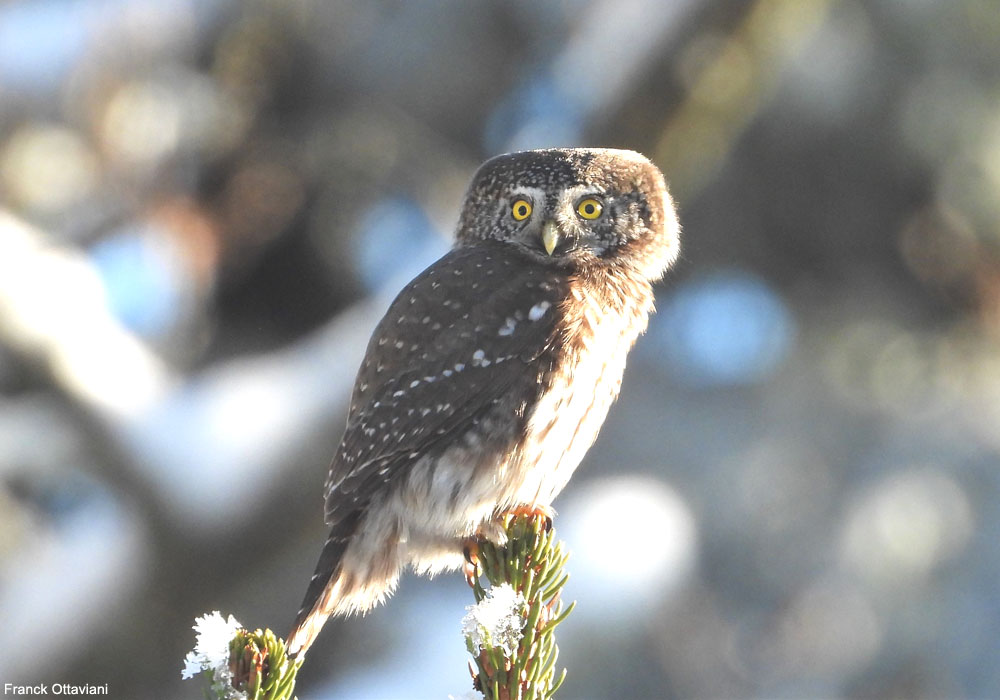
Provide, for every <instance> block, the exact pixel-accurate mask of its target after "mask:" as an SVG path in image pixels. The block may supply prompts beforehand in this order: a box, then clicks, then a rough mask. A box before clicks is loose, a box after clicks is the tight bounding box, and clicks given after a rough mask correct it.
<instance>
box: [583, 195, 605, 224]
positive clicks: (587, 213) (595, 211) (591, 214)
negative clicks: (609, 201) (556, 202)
mask: <svg viewBox="0 0 1000 700" xmlns="http://www.w3.org/2000/svg"><path fill="white" fill-rule="evenodd" d="M602 211H604V205H603V204H601V203H600V202H599V201H597V200H596V199H594V198H593V197H587V198H586V199H581V200H580V203H579V204H577V205H576V213H577V214H579V215H580V216H582V217H583V218H584V219H591V220H593V219H596V218H597V217H599V216H600V215H601V212H602Z"/></svg>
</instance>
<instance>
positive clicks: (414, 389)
mask: <svg viewBox="0 0 1000 700" xmlns="http://www.w3.org/2000/svg"><path fill="white" fill-rule="evenodd" d="M679 243H680V241H679V226H678V223H677V218H676V214H675V212H674V207H673V202H672V201H671V199H670V195H669V193H668V192H667V188H666V185H665V183H664V181H663V176H662V175H661V174H660V171H659V170H658V169H657V168H656V166H654V165H653V164H652V163H650V162H649V161H648V160H647V159H646V158H644V157H643V156H641V155H639V154H638V153H633V152H631V151H619V150H610V149H549V150H539V151H525V152H521V153H512V154H508V155H502V156H498V157H496V158H493V159H492V160H489V161H487V162H486V163H485V164H483V165H482V167H480V169H479V171H478V172H477V173H476V175H475V177H474V178H473V181H472V185H471V187H470V188H469V191H468V193H467V195H466V198H465V204H464V206H463V209H462V213H461V217H460V219H459V223H458V233H457V235H456V240H455V244H454V247H453V248H452V250H451V251H450V252H449V253H448V254H446V255H445V256H444V257H443V258H441V259H440V260H438V261H437V262H436V263H434V264H433V265H431V266H430V267H429V268H427V269H426V270H425V271H424V272H423V273H421V274H420V275H419V276H417V278H416V279H414V280H413V281H412V282H410V283H409V284H408V285H407V286H406V288H405V289H403V291H402V292H400V294H399V296H398V297H396V299H395V301H393V303H392V305H391V306H390V307H389V311H388V312H387V313H386V315H385V317H384V318H383V319H382V321H381V322H380V323H379V324H378V327H377V328H376V329H375V333H374V335H373V336H372V339H371V341H370V342H369V344H368V349H367V352H366V354H365V358H364V361H363V363H362V365H361V369H360V371H359V372H358V377H357V380H356V382H355V385H354V393H353V395H352V397H351V405H350V413H349V415H348V419H347V428H346V430H345V432H344V438H343V440H342V441H341V443H340V447H339V448H338V450H337V455H336V457H335V458H334V460H333V464H332V465H331V467H330V474H329V477H328V478H327V481H326V487H325V488H326V491H325V493H326V522H327V524H328V525H329V526H330V527H331V531H330V536H329V538H328V539H327V541H326V544H325V545H324V547H323V551H322V554H321V555H320V559H319V564H318V565H317V567H316V573H315V575H314V576H313V577H312V581H311V583H310V584H309V587H308V590H307V591H306V596H305V600H304V602H303V606H302V609H301V610H300V611H299V613H298V616H297V619H296V620H295V624H294V627H293V629H292V632H291V634H290V635H289V637H288V649H289V652H290V653H292V654H302V653H304V652H305V651H306V650H307V649H308V648H309V646H310V644H312V642H313V640H314V639H315V638H316V635H317V634H318V633H319V630H320V628H321V627H322V626H323V623H324V622H325V621H326V619H327V617H328V616H329V615H344V614H349V613H354V612H365V611H367V610H369V609H370V608H372V607H373V606H374V605H376V604H377V603H379V602H381V601H382V600H383V599H385V597H386V596H388V595H389V594H390V593H391V592H392V591H393V589H394V588H395V586H396V582H397V580H398V579H399V575H400V572H401V571H402V570H403V569H404V568H406V567H407V566H410V567H412V568H413V569H415V570H416V571H417V572H418V573H428V574H432V573H435V572H438V571H442V570H447V569H454V568H458V567H460V566H461V565H462V563H463V555H462V552H463V547H464V545H465V543H466V542H468V541H469V540H470V538H473V537H475V536H477V535H481V536H486V537H491V538H494V539H499V538H502V526H501V524H500V523H501V519H502V517H503V515H504V514H505V513H507V512H510V511H511V510H514V509H518V508H525V507H527V508H531V509H535V510H538V509H545V508H547V507H548V506H549V505H550V504H551V503H552V500H553V499H554V498H555V497H556V496H557V495H558V494H559V492H560V491H561V490H562V489H563V487H564V486H565V485H566V482H567V481H568V480H569V478H570V476H571V475H572V474H573V471H574V470H575V469H576V467H577V465H578V464H579V463H580V460H581V459H582V458H583V456H584V454H585V453H586V451H587V450H588V449H589V448H590V446H591V444H592V443H593V442H594V439H595V438H596V437H597V433H598V430H600V427H601V424H602V423H603V422H604V419H605V416H606V415H607V413H608V409H609V408H610V406H611V404H612V402H614V400H615V399H616V398H617V396H618V391H619V388H620V386H621V379H622V373H623V371H624V369H625V356H626V355H627V353H628V351H629V349H630V348H631V346H632V344H633V343H634V342H635V339H636V337H637V336H638V335H639V334H640V333H642V332H643V331H644V330H645V328H646V322H647V318H648V316H649V313H650V312H651V311H652V310H653V290H652V287H651V285H652V284H653V283H654V282H656V281H657V280H659V279H660V278H661V277H662V276H663V274H664V272H665V271H666V269H667V268H668V267H669V266H670V265H671V264H672V263H673V261H674V260H675V259H676V257H677V252H678V246H679Z"/></svg>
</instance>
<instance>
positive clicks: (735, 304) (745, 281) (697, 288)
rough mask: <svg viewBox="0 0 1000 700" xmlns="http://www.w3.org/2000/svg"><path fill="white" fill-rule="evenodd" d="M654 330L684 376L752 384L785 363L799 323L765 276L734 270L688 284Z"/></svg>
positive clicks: (718, 382) (699, 382) (700, 381)
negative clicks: (795, 321) (796, 322)
mask: <svg viewBox="0 0 1000 700" xmlns="http://www.w3.org/2000/svg"><path fill="white" fill-rule="evenodd" d="M651 335H652V336H653V337H654V338H655V339H656V340H657V341H659V345H660V347H661V348H662V349H663V350H664V351H665V352H666V355H667V358H666V359H669V361H670V362H669V366H670V367H671V368H673V369H674V370H675V371H676V373H677V375H678V377H679V378H680V379H681V380H683V381H686V382H690V383H691V384H695V385H708V386H712V385H727V384H747V383H753V382H757V381H760V380H763V379H766V378H767V377H768V376H769V375H770V374H771V373H773V372H774V371H775V370H776V369H777V368H778V367H779V366H780V365H781V363H782V362H783V361H784V359H785V358H786V356H787V355H788V352H789V350H790V348H791V346H792V343H793V341H794V338H795V323H794V319H793V318H792V315H791V313H790V312H789V310H788V308H787V306H786V305H785V303H784V301H783V300H782V299H781V297H780V296H778V294H777V293H776V292H775V291H774V290H773V289H771V287H769V286H768V285H767V284H766V283H765V282H764V281H763V280H761V279H760V278H759V277H757V276H755V275H752V274H750V273H747V272H744V271H740V270H728V271H717V272H715V273H711V274H709V275H706V276H703V277H698V278H695V279H693V280H690V281H688V282H687V283H685V284H684V285H682V286H681V287H680V289H678V290H677V293H676V294H675V295H674V296H673V298H672V299H670V300H669V301H668V302H667V304H665V305H664V308H663V310H662V312H661V313H660V314H659V316H658V317H656V320H655V321H654V323H653V330H652V332H651Z"/></svg>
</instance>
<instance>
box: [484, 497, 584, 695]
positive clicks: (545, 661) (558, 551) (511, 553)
mask: <svg viewBox="0 0 1000 700" xmlns="http://www.w3.org/2000/svg"><path fill="white" fill-rule="evenodd" d="M507 537H508V540H507V544H506V545H505V546H503V547H498V546H496V545H495V544H493V543H491V542H489V541H487V540H485V539H482V538H481V539H480V540H479V541H478V545H479V554H478V566H477V567H476V571H475V573H474V575H473V576H472V578H471V580H470V582H469V584H470V586H471V587H472V591H473V595H474V596H475V598H476V602H477V603H481V602H482V601H483V600H484V599H486V598H487V597H488V596H489V594H490V591H491V590H493V589H494V587H496V586H500V585H502V584H509V585H510V586H511V587H512V588H513V589H514V591H516V592H518V593H520V594H521V595H522V596H523V597H524V602H525V605H524V610H523V613H522V619H523V626H522V628H521V639H520V641H519V643H518V645H517V649H515V650H513V652H512V653H505V651H504V649H503V648H502V646H483V647H479V646H478V645H477V643H476V641H474V640H473V638H472V636H470V635H467V636H466V647H467V648H468V649H469V652H470V653H471V654H472V656H473V659H474V663H475V668H473V666H472V664H470V671H471V672H472V676H473V683H474V686H475V688H476V689H477V690H479V691H480V692H482V693H483V695H484V697H485V698H487V699H488V700H546V699H547V698H551V697H552V696H553V695H554V693H555V692H556V690H558V689H559V686H561V685H562V682H563V680H565V678H566V669H563V670H562V671H561V672H560V673H559V674H558V677H557V675H556V659H557V658H558V655H559V647H558V646H557V645H556V641H555V628H556V626H557V625H558V624H559V623H560V622H562V621H563V620H565V619H566V617H567V616H568V615H569V613H570V612H571V611H572V610H573V606H574V605H575V603H570V604H569V605H567V606H565V609H564V607H563V602H562V600H561V598H560V594H561V592H562V588H563V586H564V585H565V584H566V581H567V580H568V578H569V576H568V575H567V574H565V573H564V572H563V566H564V565H565V564H566V560H567V559H568V555H567V554H566V553H565V552H564V551H563V544H562V542H560V541H558V540H557V539H556V536H555V530H553V529H551V527H550V521H549V520H548V519H547V518H544V517H531V516H526V515H516V516H508V520H507ZM484 582H488V583H489V586H490V588H486V587H485V586H484V585H483V584H484Z"/></svg>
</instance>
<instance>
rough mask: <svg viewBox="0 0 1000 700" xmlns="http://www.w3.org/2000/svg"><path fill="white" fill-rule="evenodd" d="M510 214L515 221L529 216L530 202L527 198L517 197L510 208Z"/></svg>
mask: <svg viewBox="0 0 1000 700" xmlns="http://www.w3.org/2000/svg"><path fill="white" fill-rule="evenodd" d="M510 215H511V216H513V217H514V218H515V219H516V220H517V221H524V220H525V219H527V218H528V217H529V216H531V202H529V201H528V200H527V199H518V200H516V201H515V202H514V204H513V206H511V208H510Z"/></svg>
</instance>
